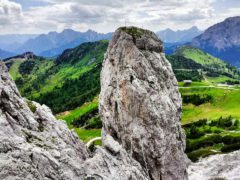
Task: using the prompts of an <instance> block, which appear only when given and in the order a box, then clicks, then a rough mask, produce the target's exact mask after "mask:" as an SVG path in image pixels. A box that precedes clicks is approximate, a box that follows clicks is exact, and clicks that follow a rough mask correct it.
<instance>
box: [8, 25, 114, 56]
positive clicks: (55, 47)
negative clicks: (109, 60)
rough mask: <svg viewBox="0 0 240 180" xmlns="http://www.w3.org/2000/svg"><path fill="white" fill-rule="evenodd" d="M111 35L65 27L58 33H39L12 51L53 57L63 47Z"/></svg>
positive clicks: (70, 46) (106, 37)
mask: <svg viewBox="0 0 240 180" xmlns="http://www.w3.org/2000/svg"><path fill="white" fill-rule="evenodd" d="M111 36H112V33H107V34H103V33H97V32H95V31H93V30H88V31H86V32H77V31H74V30H71V29H65V30H64V31H62V32H60V33H57V32H49V33H48V34H41V35H39V36H37V37H35V38H32V39H29V40H27V41H26V42H24V43H23V44H22V45H21V46H19V47H17V48H16V49H14V50H12V51H13V52H16V53H18V54H20V53H24V52H26V51H31V52H34V53H35V54H36V55H40V56H44V57H54V56H57V55H59V54H61V53H62V52H63V51H64V50H65V49H69V48H73V47H76V46H78V45H79V44H81V43H84V42H93V41H98V40H103V39H111Z"/></svg>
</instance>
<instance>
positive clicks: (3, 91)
mask: <svg viewBox="0 0 240 180" xmlns="http://www.w3.org/2000/svg"><path fill="white" fill-rule="evenodd" d="M29 107H31V110H32V111H35V112H32V111H31V110H30V108H29ZM87 158H88V153H87V150H86V148H85V146H84V144H83V143H82V142H80V141H79V140H78V137H77V135H76V134H75V133H72V132H71V131H70V130H68V128H67V126H66V124H65V123H64V122H63V121H58V120H56V119H55V117H54V116H53V115H52V113H51V111H50V109H49V108H48V107H46V106H44V105H43V106H40V105H39V104H37V103H34V102H29V101H28V102H27V101H26V100H24V99H23V98H22V97H21V96H20V94H19V92H18V90H17V88H16V86H15V84H14V82H13V81H12V80H11V79H10V77H9V75H8V73H7V69H6V67H5V66H4V65H3V64H2V63H1V62H0V179H8V180H13V179H18V180H26V179H29V180H30V179H31V180H32V179H38V180H39V179H44V180H47V179H59V180H67V179H81V178H83V177H84V171H83V167H82V163H83V162H84V161H85V160H86V159H87Z"/></svg>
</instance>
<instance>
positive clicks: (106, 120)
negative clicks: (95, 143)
mask: <svg viewBox="0 0 240 180" xmlns="http://www.w3.org/2000/svg"><path fill="white" fill-rule="evenodd" d="M162 49H163V48H162V42H161V41H160V40H159V39H158V38H157V36H156V35H155V34H154V33H152V32H150V31H147V30H143V29H138V28H134V27H129V28H119V29H118V30H117V31H116V32H115V34H114V37H113V40H112V42H111V43H110V45H109V47H108V50H107V53H106V57H105V60H104V64H103V70H102V74H101V84H102V87H101V95H100V106H99V108H100V113H101V117H102V120H103V129H102V142H103V146H102V147H97V148H96V150H95V151H94V152H89V151H88V150H87V149H86V146H85V145H84V144H83V143H82V142H81V141H80V140H79V139H78V137H77V135H76V134H75V133H74V132H73V131H70V130H68V128H67V126H66V124H65V123H64V122H63V121H58V120H56V119H55V117H54V116H53V115H52V113H51V111H50V109H49V108H48V107H46V106H45V105H42V106H41V105H39V104H38V103H35V102H31V101H28V100H25V99H23V98H22V97H21V95H20V94H19V92H18V90H17V88H16V86H15V84H14V82H13V81H12V80H11V78H10V77H9V75H8V73H7V68H6V67H5V66H4V65H3V64H2V63H0V179H9V180H12V179H18V180H23V179H24V180H25V179H31V180H32V179H40V180H41V179H44V180H48V179H54V180H55V179H56V180H68V179H69V180H78V179H81V180H82V179H84V178H86V176H88V177H95V179H102V178H103V179H104V180H105V179H106V180H108V179H111V180H129V179H134V180H153V179H154V180H165V179H166V180H171V179H172V180H177V179H179V180H184V179H187V172H186V158H185V154H184V149H185V143H184V141H185V137H184V134H183V133H182V130H181V126H180V117H181V98H180V94H179V92H178V88H177V81H176V79H175V76H174V74H173V71H172V69H171V66H170V64H169V63H168V61H167V60H166V58H165V56H164V54H163V52H162Z"/></svg>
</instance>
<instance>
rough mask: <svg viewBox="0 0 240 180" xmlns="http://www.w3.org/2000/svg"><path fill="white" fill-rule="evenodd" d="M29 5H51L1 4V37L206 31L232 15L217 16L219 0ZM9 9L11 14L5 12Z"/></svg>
mask: <svg viewBox="0 0 240 180" xmlns="http://www.w3.org/2000/svg"><path fill="white" fill-rule="evenodd" d="M29 1H44V2H47V3H48V4H47V5H45V6H34V7H30V8H28V9H27V10H24V11H23V10H22V8H21V5H20V4H17V3H13V2H10V0H0V22H2V21H4V22H5V25H4V27H3V26H2V28H1V29H0V33H11V31H10V30H12V31H16V30H17V31H18V32H20V33H42V32H48V31H53V30H57V31H61V30H63V29H64V28H73V29H75V30H78V31H85V30H87V29H88V28H92V29H95V30H97V31H100V32H109V31H114V30H115V29H116V28H117V27H118V26H123V25H125V23H126V24H127V25H136V26H144V28H148V29H151V30H153V31H157V30H160V29H164V28H173V29H184V28H189V27H191V26H193V25H197V26H199V27H201V28H206V27H207V26H209V25H211V24H213V23H216V22H217V21H218V20H220V19H222V18H223V17H227V13H226V12H228V10H225V12H222V14H216V10H215V9H214V7H213V4H214V3H215V2H216V3H217V1H216V0H201V1H200V0H101V1H99V0H68V1H65V0H29ZM227 2H228V1H226V3H227ZM2 4H5V5H2ZM5 6H7V10H5V9H4V7H5ZM233 12H234V13H233ZM2 14H4V15H2ZM228 14H236V10H231V13H228ZM13 17H15V19H14V18H13ZM219 17H221V18H219ZM7 22H10V23H7ZM1 24H2V23H1ZM3 24H4V23H3ZM7 24H8V25H7Z"/></svg>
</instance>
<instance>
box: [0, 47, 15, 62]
mask: <svg viewBox="0 0 240 180" xmlns="http://www.w3.org/2000/svg"><path fill="white" fill-rule="evenodd" d="M14 55H15V54H14V53H11V52H8V51H4V50H2V49H0V60H1V59H5V58H7V57H11V56H14Z"/></svg>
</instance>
